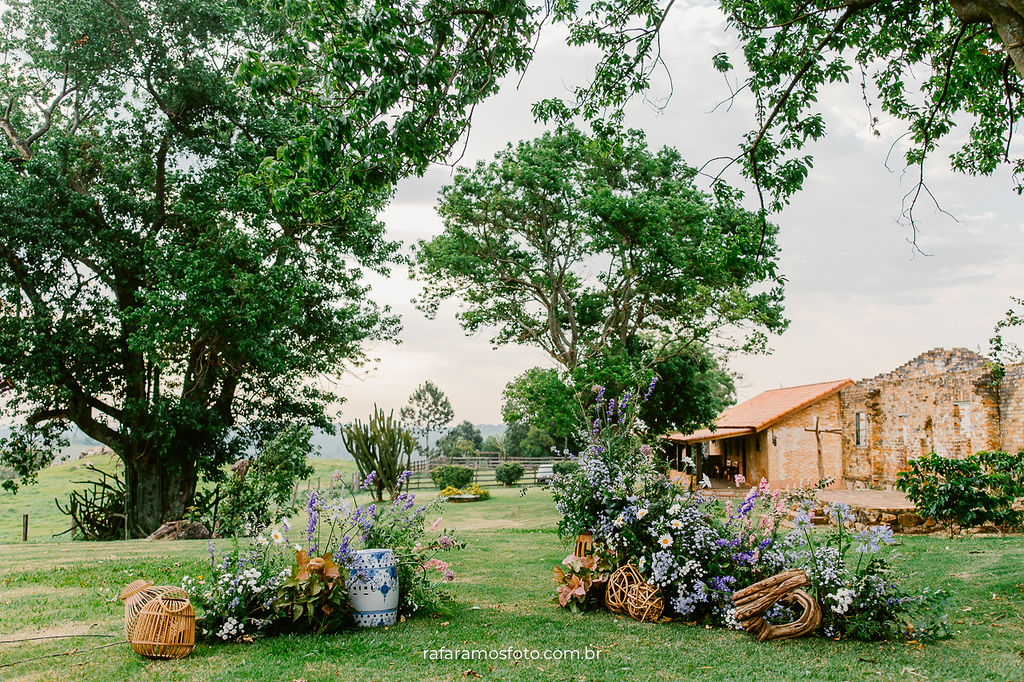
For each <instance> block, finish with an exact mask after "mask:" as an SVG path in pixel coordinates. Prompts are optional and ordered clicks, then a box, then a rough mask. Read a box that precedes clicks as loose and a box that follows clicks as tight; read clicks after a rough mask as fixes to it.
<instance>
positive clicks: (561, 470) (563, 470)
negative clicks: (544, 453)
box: [551, 461, 580, 476]
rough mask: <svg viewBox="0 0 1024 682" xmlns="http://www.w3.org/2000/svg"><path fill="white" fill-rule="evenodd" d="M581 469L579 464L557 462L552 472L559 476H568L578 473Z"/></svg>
mask: <svg viewBox="0 0 1024 682" xmlns="http://www.w3.org/2000/svg"><path fill="white" fill-rule="evenodd" d="M579 468H580V465H579V464H578V463H577V462H569V461H564V462H555V463H554V464H553V465H552V466H551V470H552V471H553V472H555V474H557V475H559V476H568V475H569V474H571V473H572V472H574V471H576V470H577V469H579Z"/></svg>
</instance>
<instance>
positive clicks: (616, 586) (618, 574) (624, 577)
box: [604, 564, 644, 613]
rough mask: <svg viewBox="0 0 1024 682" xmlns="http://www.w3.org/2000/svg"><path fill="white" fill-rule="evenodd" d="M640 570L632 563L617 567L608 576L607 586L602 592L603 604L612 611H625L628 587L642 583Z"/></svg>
mask: <svg viewBox="0 0 1024 682" xmlns="http://www.w3.org/2000/svg"><path fill="white" fill-rule="evenodd" d="M643 582H644V579H643V578H642V577H640V572H639V571H637V570H636V566H634V565H633V564H626V565H625V566H623V567H621V568H619V569H618V570H616V571H615V572H614V573H612V575H611V577H610V578H608V587H607V588H606V589H605V593H604V605H605V606H607V607H608V610H609V611H611V612H612V613H626V597H627V596H628V595H629V588H630V587H631V586H633V585H637V584H639V583H643Z"/></svg>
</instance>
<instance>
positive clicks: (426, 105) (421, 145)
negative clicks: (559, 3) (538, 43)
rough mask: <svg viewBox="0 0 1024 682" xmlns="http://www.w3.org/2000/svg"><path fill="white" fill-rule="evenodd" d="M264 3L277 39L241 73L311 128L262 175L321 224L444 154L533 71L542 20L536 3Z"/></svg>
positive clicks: (293, 138)
mask: <svg viewBox="0 0 1024 682" xmlns="http://www.w3.org/2000/svg"><path fill="white" fill-rule="evenodd" d="M255 7H261V8H264V11H266V12H267V13H268V14H269V15H270V17H272V18H273V19H274V21H275V28H276V32H275V36H274V38H275V40H274V41H273V43H272V44H271V45H269V46H266V47H264V49H258V48H257V49H254V48H253V47H249V46H247V47H246V48H245V49H243V50H241V51H240V53H241V54H242V55H243V56H245V58H244V60H243V61H242V63H241V64H239V66H238V77H239V79H240V80H241V81H242V82H244V83H245V84H247V85H248V86H250V87H251V88H252V89H253V90H254V91H255V92H256V93H258V94H260V95H263V96H265V97H266V98H268V99H271V100H273V99H275V98H278V97H284V98H286V99H287V100H288V101H289V102H291V105H292V107H293V108H294V116H295V118H296V119H297V120H298V121H300V122H301V124H302V125H301V128H300V130H299V131H298V134H295V135H290V136H289V137H288V139H287V140H285V141H284V143H283V144H282V145H280V147H279V148H278V149H277V150H276V153H275V154H273V155H272V158H268V159H267V160H266V161H265V162H264V163H263V164H262V165H261V167H260V169H259V173H258V175H257V178H258V181H259V182H261V183H266V184H267V185H269V186H270V187H272V188H273V197H274V201H275V204H276V205H277V206H278V207H280V208H282V209H285V210H289V211H290V210H299V211H301V212H302V213H303V215H304V216H306V218H307V219H308V220H311V221H314V222H320V221H322V220H324V219H332V218H333V217H334V216H335V215H336V213H337V211H338V208H339V207H341V208H342V209H344V210H346V211H349V210H353V211H354V210H359V209H360V208H361V207H362V206H364V205H367V204H373V205H377V206H378V207H379V206H380V204H381V203H382V202H383V201H385V200H386V199H387V198H388V197H390V195H391V194H392V192H393V191H394V187H395V184H396V183H397V182H398V181H399V180H400V179H402V178H404V177H406V176H409V175H421V174H422V173H423V172H424V171H425V170H426V169H427V168H428V166H429V165H430V164H431V163H434V162H437V161H443V160H444V159H445V158H446V157H447V154H448V152H449V151H450V150H451V149H452V148H453V146H455V145H456V144H457V143H458V142H459V140H461V139H463V137H464V135H465V134H466V133H467V131H468V128H469V124H470V118H471V116H472V112H473V110H474V108H475V106H476V105H477V104H478V103H480V102H481V101H482V100H484V99H485V98H486V97H488V96H489V95H491V94H492V93H494V92H496V91H497V89H498V86H499V83H500V82H501V81H502V78H503V76H505V75H506V74H507V73H509V72H510V71H520V70H522V69H524V68H525V67H526V64H527V63H528V61H529V58H530V56H531V54H532V49H531V43H532V38H533V33H534V31H535V29H536V27H537V17H536V14H537V12H536V9H535V8H534V7H532V6H531V5H530V4H528V3H527V2H525V0H480V1H478V2H473V3H464V2H461V1H456V2H448V1H447V0H443V1H442V0H395V1H388V2H381V1H379V0H358V1H356V2H352V3H349V4H337V5H332V6H330V7H325V6H324V5H322V4H320V3H318V2H315V1H314V0H288V1H287V2H285V1H283V0H271V2H269V3H259V4H257V5H255ZM260 47H262V46H260ZM352 236H353V237H357V235H355V234H353V235H352ZM373 246H374V245H373V244H372V243H369V244H367V247H368V248H372V247H373Z"/></svg>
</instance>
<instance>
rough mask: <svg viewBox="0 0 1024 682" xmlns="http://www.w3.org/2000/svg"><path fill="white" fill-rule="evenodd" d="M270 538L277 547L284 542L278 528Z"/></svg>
mask: <svg viewBox="0 0 1024 682" xmlns="http://www.w3.org/2000/svg"><path fill="white" fill-rule="evenodd" d="M270 537H271V538H272V539H273V540H274V544H275V545H280V544H281V543H282V542H284V536H283V535H281V531H279V530H278V529H276V528H275V529H274V532H272V533H271V534H270Z"/></svg>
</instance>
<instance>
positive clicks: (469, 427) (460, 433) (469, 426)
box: [442, 420, 484, 450]
mask: <svg viewBox="0 0 1024 682" xmlns="http://www.w3.org/2000/svg"><path fill="white" fill-rule="evenodd" d="M449 436H451V437H452V438H453V439H458V438H464V439H465V440H466V441H468V442H469V443H470V444H471V445H472V446H473V449H474V450H479V449H480V448H481V447H483V444H484V437H483V434H481V433H480V429H478V428H476V426H474V425H473V422H471V421H469V420H466V421H461V422H459V423H458V424H456V425H455V426H453V427H452V428H451V430H450V431H448V433H446V434H445V436H444V437H445V438H448V437H449ZM442 440H444V439H442Z"/></svg>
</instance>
